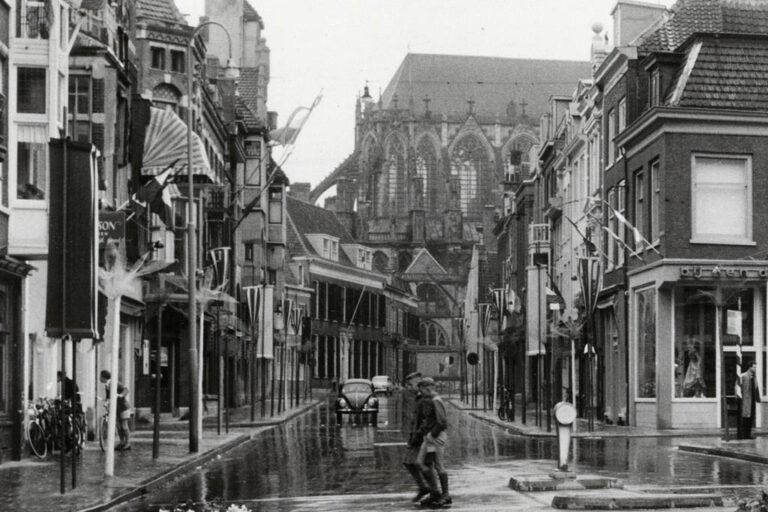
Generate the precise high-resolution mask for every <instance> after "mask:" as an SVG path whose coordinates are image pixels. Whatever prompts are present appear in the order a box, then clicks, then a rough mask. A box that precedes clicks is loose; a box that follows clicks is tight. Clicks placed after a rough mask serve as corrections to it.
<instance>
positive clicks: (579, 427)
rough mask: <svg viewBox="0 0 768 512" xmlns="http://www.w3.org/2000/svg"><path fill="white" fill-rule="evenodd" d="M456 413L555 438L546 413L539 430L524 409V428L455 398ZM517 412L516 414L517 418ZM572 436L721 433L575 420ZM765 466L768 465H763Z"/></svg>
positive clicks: (718, 433) (719, 434) (717, 433)
mask: <svg viewBox="0 0 768 512" xmlns="http://www.w3.org/2000/svg"><path fill="white" fill-rule="evenodd" d="M448 402H449V403H450V404H452V405H453V406H454V407H456V408H457V409H460V410H462V411H465V412H467V413H468V414H469V415H470V416H472V417H473V418H477V419H479V420H482V421H485V422H486V423H490V424H492V425H495V426H497V427H500V428H503V429H505V430H507V431H509V432H511V433H513V434H517V435H521V436H527V437H535V438H546V437H557V433H556V432H555V420H554V418H553V419H552V430H551V431H550V432H547V415H546V411H544V412H543V414H542V426H541V427H539V426H537V425H536V410H535V409H530V408H529V409H528V421H527V424H523V423H522V422H521V421H520V417H519V416H518V417H517V419H516V421H502V420H500V419H499V417H498V415H497V414H496V412H495V411H491V410H486V411H483V409H482V407H481V408H479V409H477V408H474V409H473V408H472V407H470V406H469V405H468V404H466V403H464V402H462V401H461V400H459V399H458V398H451V399H449V400H448ZM519 413H520V411H518V415H519ZM573 430H574V431H573V434H572V436H573V437H575V438H608V437H617V438H629V437H717V438H719V437H722V436H723V431H722V430H721V429H717V428H715V429H703V428H702V429H685V430H683V429H655V428H652V427H629V426H619V425H606V424H603V423H601V422H598V421H596V422H595V429H594V430H593V431H592V432H589V431H588V428H587V421H586V420H584V419H581V418H579V419H577V420H576V422H575V424H574V429H573ZM753 432H754V433H755V434H756V435H768V430H766V429H754V430H753ZM731 433H732V435H733V436H734V437H735V435H736V434H735V432H734V431H733V429H731ZM765 456H766V458H767V460H768V446H766V452H765ZM766 463H768V462H766Z"/></svg>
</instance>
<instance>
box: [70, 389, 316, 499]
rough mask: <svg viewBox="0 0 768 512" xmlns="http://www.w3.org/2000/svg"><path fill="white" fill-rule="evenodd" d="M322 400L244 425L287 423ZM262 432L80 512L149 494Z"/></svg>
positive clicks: (245, 435)
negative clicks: (275, 417) (287, 412)
mask: <svg viewBox="0 0 768 512" xmlns="http://www.w3.org/2000/svg"><path fill="white" fill-rule="evenodd" d="M320 403H321V401H320V400H316V401H314V402H312V403H310V404H307V405H305V406H304V407H301V408H299V409H296V410H295V411H293V412H292V413H291V414H288V415H287V416H286V417H285V418H281V419H280V420H275V421H270V422H269V423H259V424H252V425H251V424H242V425H243V426H255V427H267V428H268V427H275V426H277V425H280V424H282V423H285V422H287V421H289V420H291V419H293V418H295V417H296V416H298V415H300V414H303V413H305V412H307V411H309V410H311V409H313V408H315V407H316V406H318V405H320ZM232 426H233V425H231V424H230V428H232ZM259 434H261V432H255V433H250V434H242V435H239V436H237V437H236V438H235V439H232V440H231V441H227V442H226V443H224V444H221V445H219V446H216V447H214V448H211V449H210V450H208V451H206V452H204V453H201V454H200V455H198V456H196V457H194V458H192V459H190V460H187V461H184V462H182V463H180V464H177V465H176V466H174V467H172V468H170V469H168V470H167V471H163V472H161V473H159V474H157V475H154V476H152V477H150V478H148V479H147V480H144V481H143V482H141V483H139V484H138V485H136V486H135V487H133V488H131V489H129V490H128V491H126V492H124V493H122V494H118V495H117V496H115V497H114V498H112V499H110V500H109V501H106V502H103V503H99V504H97V505H93V506H90V507H85V508H82V509H80V510H79V511H78V512H102V511H104V510H108V509H110V508H112V507H115V506H117V505H119V504H121V503H125V502H126V501H130V500H132V499H134V498H138V497H139V496H142V495H144V494H147V492H149V491H150V490H151V489H153V488H155V487H158V486H160V485H163V484H165V483H167V482H169V481H170V480H173V479H175V478H177V477H180V476H182V475H184V474H185V473H187V472H189V471H190V470H191V469H193V468H195V467H197V466H201V465H203V464H205V463H206V462H208V461H210V460H211V459H213V458H215V457H217V456H218V455H221V454H224V453H226V452H228V451H230V450H232V449H233V448H237V447H238V446H240V445H242V444H244V443H247V442H248V441H250V440H252V439H254V438H255V437H256V436H258V435H259Z"/></svg>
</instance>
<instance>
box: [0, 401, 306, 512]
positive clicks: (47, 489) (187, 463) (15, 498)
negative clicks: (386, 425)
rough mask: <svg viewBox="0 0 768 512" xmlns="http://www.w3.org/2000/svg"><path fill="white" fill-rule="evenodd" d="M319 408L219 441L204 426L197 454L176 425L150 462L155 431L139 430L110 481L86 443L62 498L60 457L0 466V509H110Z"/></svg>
mask: <svg viewBox="0 0 768 512" xmlns="http://www.w3.org/2000/svg"><path fill="white" fill-rule="evenodd" d="M319 403H320V400H317V399H316V400H313V401H307V403H305V404H302V405H300V406H299V407H296V408H294V409H291V410H288V411H286V412H284V413H283V414H281V415H280V416H277V415H276V416H275V417H273V418H268V421H264V422H263V423H259V424H258V425H256V426H255V427H251V428H249V429H248V430H243V429H241V430H237V431H233V430H230V433H229V434H224V433H223V432H222V435H221V436H217V435H216V433H215V430H214V431H211V430H210V429H209V428H208V427H207V426H206V429H205V431H204V434H203V439H202V440H201V442H200V450H199V452H198V453H196V454H191V453H189V450H188V441H187V435H186V428H187V427H186V425H187V423H186V422H178V421H177V422H178V423H181V424H182V425H183V427H184V429H183V431H178V432H175V431H174V432H166V431H164V432H163V435H162V436H161V438H160V457H159V458H158V459H157V460H153V459H152V432H151V430H137V431H135V432H133V433H132V441H131V445H132V449H131V451H126V452H117V453H116V454H115V475H116V476H115V477H113V478H111V479H108V480H105V478H104V476H103V471H104V454H103V453H102V452H101V449H100V448H99V443H98V441H91V442H87V443H86V445H85V449H84V451H83V453H82V455H81V456H80V458H79V460H78V462H77V478H78V486H77V488H76V489H74V490H73V489H72V460H71V459H69V458H68V459H67V469H66V489H67V492H66V494H64V495H61V494H60V493H59V459H58V454H56V455H55V457H50V456H49V457H48V458H46V459H45V460H42V461H41V460H38V459H25V460H22V461H20V462H11V463H8V464H3V465H0V488H2V492H0V510H9V511H10V510H19V511H21V510H23V511H25V512H51V511H54V510H60V511H76V510H82V511H88V512H96V511H101V510H106V509H108V508H110V507H112V506H114V505H116V504H118V503H121V502H124V501H127V500H130V499H132V498H134V497H136V496H139V495H141V494H143V493H144V492H146V491H147V489H150V488H152V487H155V486H157V485H161V484H163V483H165V482H167V481H169V480H171V479H173V478H176V477H178V476H181V475H182V474H184V473H186V472H188V471H190V470H192V469H194V468H196V467H198V466H200V465H202V464H204V463H205V462H207V461H208V460H210V459H212V458H214V457H216V456H217V455H220V454H222V453H224V452H227V451H229V450H231V449H233V448H235V447H237V446H239V445H241V444H243V443H245V442H247V441H249V440H251V439H253V438H254V437H255V436H257V435H258V434H260V433H261V432H263V431H264V430H267V429H268V428H270V427H271V426H274V425H277V424H280V423H283V422H285V421H287V420H289V419H291V418H293V417H295V416H297V415H299V414H302V413H304V412H306V411H308V410H310V409H311V408H313V407H314V406H316V405H318V404H319ZM230 427H232V424H230ZM150 428H151V425H150ZM214 429H215V418H214ZM180 430H181V429H180Z"/></svg>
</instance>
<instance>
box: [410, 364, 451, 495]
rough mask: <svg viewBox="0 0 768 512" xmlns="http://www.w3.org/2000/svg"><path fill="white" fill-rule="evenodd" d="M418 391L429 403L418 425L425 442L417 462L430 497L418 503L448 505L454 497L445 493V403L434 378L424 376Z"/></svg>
mask: <svg viewBox="0 0 768 512" xmlns="http://www.w3.org/2000/svg"><path fill="white" fill-rule="evenodd" d="M419 390H420V391H421V393H422V394H424V395H425V396H427V397H429V400H428V401H429V402H430V403H431V405H432V407H431V409H429V410H426V413H427V415H426V416H425V419H424V421H423V423H422V426H421V427H420V432H421V433H422V435H423V439H424V441H423V442H422V443H421V450H420V451H419V456H418V458H417V461H418V464H419V467H420V468H421V471H422V473H423V474H424V478H425V479H426V480H427V482H428V483H429V488H430V492H429V496H427V497H426V498H425V499H423V500H422V501H421V505H422V506H428V507H432V508H442V507H447V506H450V505H451V504H452V502H453V500H452V499H451V495H450V494H449V492H448V473H447V472H446V470H445V448H446V446H447V444H448V432H447V429H448V420H447V416H446V412H445V403H444V402H443V399H442V398H441V397H440V395H438V393H437V389H436V388H435V381H434V379H432V378H430V377H425V378H423V379H422V380H421V382H419ZM435 474H436V475H437V478H435ZM438 479H439V481H440V485H439V488H438V483H437V480H438Z"/></svg>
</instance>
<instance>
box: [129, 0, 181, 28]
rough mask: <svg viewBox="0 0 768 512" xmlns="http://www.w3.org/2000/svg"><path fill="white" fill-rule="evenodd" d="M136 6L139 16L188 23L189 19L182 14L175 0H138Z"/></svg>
mask: <svg viewBox="0 0 768 512" xmlns="http://www.w3.org/2000/svg"><path fill="white" fill-rule="evenodd" d="M136 7H137V11H136V16H137V17H139V18H151V19H154V20H159V21H165V22H168V23H180V24H182V25H186V24H187V20H186V19H184V16H182V15H181V12H179V9H178V7H176V3H175V2H174V1H173V0H138V1H137V2H136Z"/></svg>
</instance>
